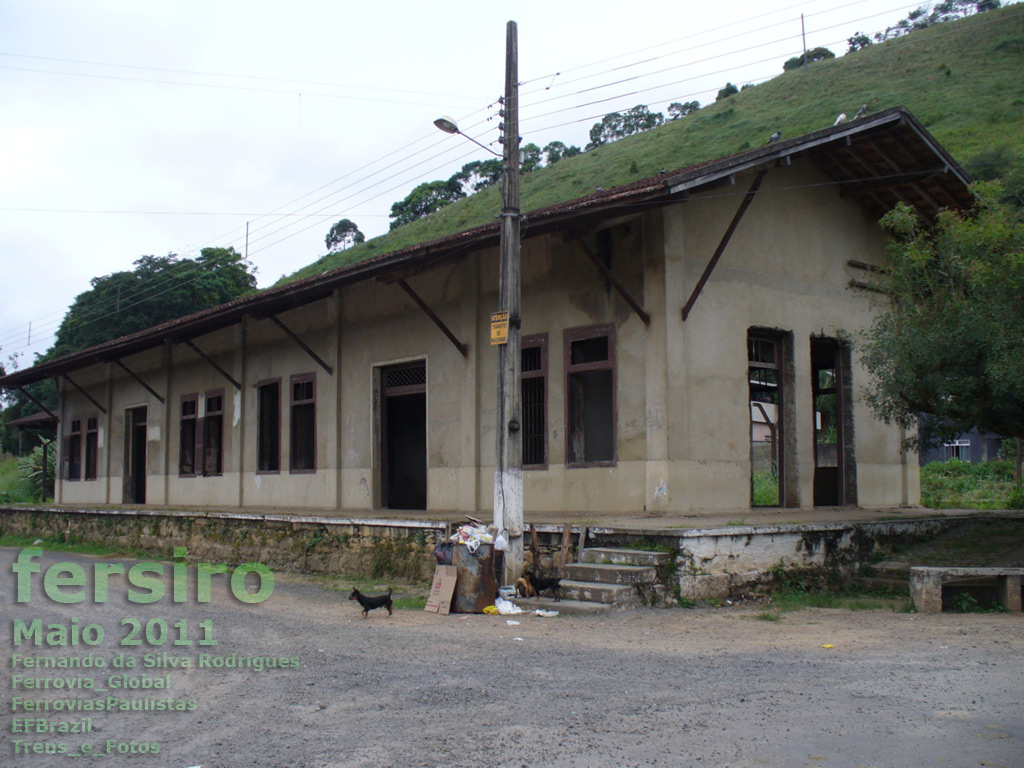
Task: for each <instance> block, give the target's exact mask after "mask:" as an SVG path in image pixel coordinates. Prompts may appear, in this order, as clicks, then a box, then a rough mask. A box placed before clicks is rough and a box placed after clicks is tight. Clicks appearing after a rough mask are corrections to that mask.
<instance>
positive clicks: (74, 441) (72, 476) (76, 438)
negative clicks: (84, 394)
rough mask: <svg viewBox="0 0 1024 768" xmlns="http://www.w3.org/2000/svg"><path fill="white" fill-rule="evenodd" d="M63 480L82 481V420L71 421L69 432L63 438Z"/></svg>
mask: <svg viewBox="0 0 1024 768" xmlns="http://www.w3.org/2000/svg"><path fill="white" fill-rule="evenodd" d="M64 479H65V480H81V479H82V420H81V419H72V420H71V431H70V432H69V433H68V436H67V437H66V438H64Z"/></svg>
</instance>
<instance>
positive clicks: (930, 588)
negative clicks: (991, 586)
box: [910, 566, 1024, 613]
mask: <svg viewBox="0 0 1024 768" xmlns="http://www.w3.org/2000/svg"><path fill="white" fill-rule="evenodd" d="M1022 576H1024V568H960V567H950V568H935V567H928V566H914V567H912V568H911V569H910V596H911V598H912V599H913V601H914V607H915V608H916V609H917V612H918V613H942V587H943V585H944V584H946V583H947V582H952V581H957V580H963V579H996V582H997V586H998V599H999V604H1000V605H1001V606H1003V608H1005V609H1006V610H1007V611H1012V612H1015V613H1019V612H1020V611H1021V598H1020V585H1021V577H1022Z"/></svg>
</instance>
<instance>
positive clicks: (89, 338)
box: [43, 248, 256, 360]
mask: <svg viewBox="0 0 1024 768" xmlns="http://www.w3.org/2000/svg"><path fill="white" fill-rule="evenodd" d="M134 264H135V269H134V270H133V271H131V272H115V273H113V274H110V275H104V276H102V277H94V278H93V279H92V280H91V281H90V284H91V285H92V288H91V289H89V290H88V291H85V292H84V293H81V294H79V295H78V296H77V297H75V300H74V302H73V303H72V304H71V307H70V308H69V309H68V311H67V314H65V315H64V319H63V320H62V321H61V324H60V327H59V328H58V329H57V336H56V341H55V342H54V345H53V347H51V348H50V350H49V351H48V352H47V353H46V355H44V357H43V359H44V360H45V359H51V358H54V357H60V356H62V355H66V354H70V353H72V352H77V351H80V350H83V349H87V348H88V347H92V346H95V345H96V344H102V343H103V342H105V341H110V340H111V339H116V338H118V337H120V336H125V335H127V334H129V333H135V332H137V331H142V330H145V329H146V328H151V327H152V326H154V325H158V324H159V323H163V322H166V321H168V320H174V319H176V318H179V317H184V316H185V315H190V314H192V313H193V312H199V311H201V310H203V309H209V308H210V307H215V306H217V305H219V304H224V303H225V302H228V301H231V300H232V299H237V298H239V297H240V296H244V295H246V294H247V293H251V292H252V291H254V290H256V275H255V269H254V268H253V265H252V264H251V263H250V262H248V261H246V260H245V258H244V257H243V256H242V255H241V254H239V253H238V252H237V251H236V250H235V249H234V248H203V249H202V251H201V252H200V255H199V256H198V257H197V258H195V259H181V258H178V256H176V255H175V254H173V253H172V254H168V255H167V256H142V257H140V258H139V259H137V260H136V261H135V262H134Z"/></svg>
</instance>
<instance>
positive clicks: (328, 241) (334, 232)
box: [324, 219, 366, 251]
mask: <svg viewBox="0 0 1024 768" xmlns="http://www.w3.org/2000/svg"><path fill="white" fill-rule="evenodd" d="M365 241H366V236H365V235H364V234H363V233H362V232H360V231H359V227H357V226H356V224H355V222H354V221H352V220H351V219H342V220H341V221H338V222H336V223H335V224H334V226H333V227H331V231H330V232H328V233H327V237H325V238H324V244H325V245H326V246H327V250H329V251H330V250H334V249H335V248H336V247H337V246H339V245H340V246H341V247H342V249H343V250H344V249H345V248H348V247H349V246H350V245H359V244H360V243H362V242H365Z"/></svg>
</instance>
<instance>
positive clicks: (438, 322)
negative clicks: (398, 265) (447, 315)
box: [395, 280, 469, 357]
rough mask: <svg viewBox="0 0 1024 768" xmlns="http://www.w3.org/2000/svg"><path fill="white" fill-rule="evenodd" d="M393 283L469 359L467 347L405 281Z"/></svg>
mask: <svg viewBox="0 0 1024 768" xmlns="http://www.w3.org/2000/svg"><path fill="white" fill-rule="evenodd" d="M395 282H397V283H398V285H399V287H400V288H401V289H402V290H403V291H405V292H406V293H407V294H409V298H410V299H412V300H413V301H414V302H416V306H418V307H419V308H420V309H422V310H423V311H424V312H425V313H426V315H427V317H429V318H430V319H431V320H433V321H434V325H436V326H437V327H438V328H440V329H441V332H442V333H443V334H444V335H445V336H447V337H448V340H449V341H450V342H451V343H452V344H454V345H455V348H456V349H457V350H459V352H461V353H462V356H463V357H469V347H468V346H466V345H465V344H463V343H462V342H461V341H459V340H458V338H457V337H456V336H455V334H454V333H452V332H451V330H450V329H449V328H448V326H447V325H445V324H444V321H443V320H441V318H439V317H438V316H437V315H436V314H435V313H434V310H432V309H431V308H430V307H428V306H427V303H426V302H425V301H423V299H421V298H420V297H419V294H417V293H416V291H414V290H413V289H412V288H410V287H409V284H408V283H407V282H405V280H396V281H395Z"/></svg>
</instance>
